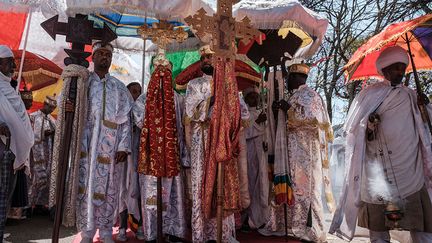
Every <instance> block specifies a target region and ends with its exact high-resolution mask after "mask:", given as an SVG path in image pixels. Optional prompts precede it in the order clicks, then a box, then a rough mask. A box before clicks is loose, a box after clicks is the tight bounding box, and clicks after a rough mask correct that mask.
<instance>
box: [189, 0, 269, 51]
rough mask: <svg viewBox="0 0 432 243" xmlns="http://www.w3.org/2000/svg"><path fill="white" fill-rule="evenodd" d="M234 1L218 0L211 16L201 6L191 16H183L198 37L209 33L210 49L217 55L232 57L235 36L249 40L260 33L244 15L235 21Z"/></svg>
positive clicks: (201, 37)
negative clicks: (214, 11) (211, 38)
mask: <svg viewBox="0 0 432 243" xmlns="http://www.w3.org/2000/svg"><path fill="white" fill-rule="evenodd" d="M236 2H238V0H237V1H236V0H218V2H217V12H216V13H215V14H214V15H213V16H208V15H206V13H207V12H206V11H205V10H204V9H203V8H201V9H200V10H198V11H197V13H196V14H194V15H193V16H188V17H187V18H185V22H186V23H187V24H188V25H190V26H192V27H193V28H194V29H195V30H196V31H197V32H196V33H195V34H196V35H197V36H198V37H199V38H200V39H203V38H204V36H205V35H206V34H207V33H208V34H211V36H212V37H213V39H214V41H213V42H212V47H213V48H212V49H213V51H214V52H215V53H216V55H217V56H224V57H227V58H230V57H233V56H234V55H235V38H239V39H245V40H248V41H251V40H252V39H253V38H254V37H257V36H259V35H260V34H261V32H260V31H258V30H256V29H254V28H252V26H251V25H250V20H249V18H248V17H244V18H243V19H242V21H241V22H236V21H235V19H234V18H233V17H232V5H233V4H234V3H236ZM230 59H232V58H230Z"/></svg>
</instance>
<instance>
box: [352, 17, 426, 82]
mask: <svg viewBox="0 0 432 243" xmlns="http://www.w3.org/2000/svg"><path fill="white" fill-rule="evenodd" d="M408 42H409V44H410V46H411V52H412V54H413V58H414V64H415V66H416V69H417V70H418V71H426V70H431V69H432V59H431V58H432V14H428V15H424V16H421V17H418V18H416V19H413V20H409V21H405V22H399V23H394V24H391V25H389V26H387V27H386V28H385V29H384V30H383V31H382V32H380V33H379V34H377V35H375V36H373V37H372V38H370V39H369V40H368V41H367V42H366V43H365V44H363V45H362V46H361V47H360V48H359V49H358V50H357V51H356V52H355V53H354V54H353V56H352V57H351V59H350V60H349V61H348V63H347V64H346V65H345V67H344V69H345V71H346V72H345V76H346V82H350V81H353V80H366V79H368V78H371V77H375V78H379V79H383V77H382V76H381V75H380V74H378V71H377V69H376V67H375V63H376V60H377V58H378V56H379V55H380V53H381V52H382V51H383V50H384V49H385V48H387V47H389V46H394V45H398V46H401V47H402V48H404V49H405V50H408V45H407V43H408ZM412 71H413V68H412V64H411V63H410V65H409V66H408V68H407V70H406V72H407V73H409V72H412Z"/></svg>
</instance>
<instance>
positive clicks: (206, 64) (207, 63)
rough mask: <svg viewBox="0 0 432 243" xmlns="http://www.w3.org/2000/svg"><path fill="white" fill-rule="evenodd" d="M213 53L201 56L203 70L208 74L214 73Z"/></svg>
mask: <svg viewBox="0 0 432 243" xmlns="http://www.w3.org/2000/svg"><path fill="white" fill-rule="evenodd" d="M212 58H213V55H212V54H204V55H202V56H201V71H203V73H205V74H207V75H212V74H213V69H214V68H213V64H212Z"/></svg>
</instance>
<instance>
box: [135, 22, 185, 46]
mask: <svg viewBox="0 0 432 243" xmlns="http://www.w3.org/2000/svg"><path fill="white" fill-rule="evenodd" d="M138 34H139V35H141V37H142V38H143V39H147V38H150V39H151V40H152V42H153V43H155V44H156V45H157V46H158V47H159V48H160V49H166V46H167V45H168V44H170V43H171V42H173V41H177V42H183V41H184V40H186V39H187V38H188V33H186V31H184V30H183V28H182V27H178V28H174V25H172V24H170V23H168V22H167V21H164V20H161V21H160V22H159V23H153V24H152V27H150V28H149V27H148V26H147V25H146V24H144V25H143V26H141V27H140V28H139V29H138Z"/></svg>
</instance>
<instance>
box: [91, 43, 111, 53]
mask: <svg viewBox="0 0 432 243" xmlns="http://www.w3.org/2000/svg"><path fill="white" fill-rule="evenodd" d="M102 49H104V50H107V51H110V52H113V51H114V47H113V46H112V45H111V44H110V43H104V42H102V41H96V42H95V43H93V54H94V53H95V52H96V51H97V50H102Z"/></svg>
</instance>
